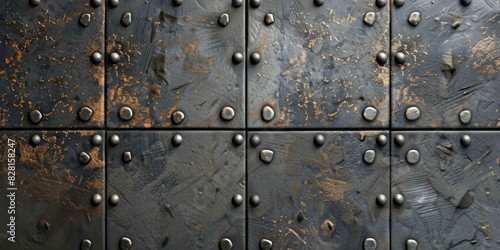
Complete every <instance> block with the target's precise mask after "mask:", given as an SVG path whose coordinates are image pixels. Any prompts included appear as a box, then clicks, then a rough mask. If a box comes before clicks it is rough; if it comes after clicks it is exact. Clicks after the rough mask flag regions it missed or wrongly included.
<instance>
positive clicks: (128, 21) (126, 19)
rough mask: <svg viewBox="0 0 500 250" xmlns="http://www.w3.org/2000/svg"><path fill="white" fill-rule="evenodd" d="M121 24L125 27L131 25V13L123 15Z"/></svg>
mask: <svg viewBox="0 0 500 250" xmlns="http://www.w3.org/2000/svg"><path fill="white" fill-rule="evenodd" d="M121 23H122V25H123V26H125V27H127V26H129V25H130V24H131V23H132V13H130V12H125V13H123V16H122V20H121Z"/></svg>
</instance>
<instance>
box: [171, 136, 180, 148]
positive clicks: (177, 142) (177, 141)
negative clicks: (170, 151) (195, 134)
mask: <svg viewBox="0 0 500 250" xmlns="http://www.w3.org/2000/svg"><path fill="white" fill-rule="evenodd" d="M181 144H182V136H181V135H179V134H175V135H174V136H172V145H174V146H175V147H178V146H180V145H181Z"/></svg>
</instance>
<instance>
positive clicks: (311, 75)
mask: <svg viewBox="0 0 500 250" xmlns="http://www.w3.org/2000/svg"><path fill="white" fill-rule="evenodd" d="M249 2H250V3H249V5H250V7H248V8H249V10H248V15H249V24H248V38H247V39H248V49H247V52H248V71H247V72H248V74H247V75H248V92H249V93H248V100H247V103H248V104H247V105H248V113H247V115H248V117H247V119H248V125H249V127H253V128H255V127H291V128H304V127H307V128H327V127H336V128H366V127H371V128H381V127H385V128H386V127H388V124H389V67H388V64H389V63H388V62H387V59H388V54H389V4H386V1H375V0H369V1H368V0H363V1H322V0H315V1H313V0H308V1H291V0H282V1H278V2H276V1H262V2H261V3H260V6H259V7H252V6H256V3H257V2H260V1H253V0H251V1H249ZM376 2H380V3H379V5H378V6H377V5H376ZM379 6H380V7H379ZM271 15H272V18H271ZM365 19H366V21H364V20H365ZM271 20H272V22H271ZM372 21H373V22H372ZM379 53H380V55H379ZM377 57H379V59H377ZM377 60H379V61H380V63H377ZM363 114H365V115H363Z"/></svg>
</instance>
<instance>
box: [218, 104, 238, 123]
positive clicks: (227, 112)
mask: <svg viewBox="0 0 500 250" xmlns="http://www.w3.org/2000/svg"><path fill="white" fill-rule="evenodd" d="M234 115H235V113H234V109H233V108H231V107H224V108H222V110H221V112H220V116H221V118H222V120H224V121H231V120H232V119H233V118H234Z"/></svg>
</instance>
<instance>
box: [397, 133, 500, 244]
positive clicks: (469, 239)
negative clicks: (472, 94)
mask: <svg viewBox="0 0 500 250" xmlns="http://www.w3.org/2000/svg"><path fill="white" fill-rule="evenodd" d="M396 134H397V133H394V134H393V137H395V136H396ZM399 134H401V135H403V136H404V137H405V143H404V144H403V145H402V146H398V145H396V144H394V142H393V146H392V166H391V169H392V171H391V173H392V175H391V181H392V194H393V195H396V194H402V195H403V197H404V203H403V204H402V205H400V206H398V205H395V204H393V205H392V211H391V220H392V225H391V228H392V235H391V238H392V247H393V248H395V249H402V248H404V246H405V244H406V241H407V240H408V239H414V240H416V241H417V242H418V246H419V248H418V249H498V248H499V247H500V219H499V217H498V213H499V211H500V192H499V190H500V189H499V183H500V178H499V177H498V169H499V167H500V150H499V148H500V134H499V133H498V132H476V131H463V132H462V131H461V132H442V131H435V132H432V133H428V132H401V133H399ZM464 135H467V136H469V137H470V138H469V141H470V145H469V146H467V147H466V146H464V145H462V144H461V140H463V139H461V137H462V136H464ZM412 149H415V150H417V151H418V152H419V154H420V160H419V162H417V163H416V164H410V163H408V161H407V156H406V155H407V152H408V151H409V150H412Z"/></svg>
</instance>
